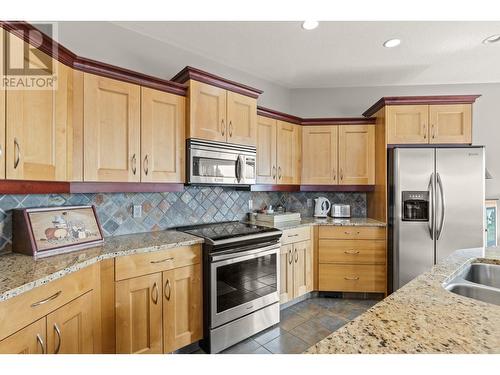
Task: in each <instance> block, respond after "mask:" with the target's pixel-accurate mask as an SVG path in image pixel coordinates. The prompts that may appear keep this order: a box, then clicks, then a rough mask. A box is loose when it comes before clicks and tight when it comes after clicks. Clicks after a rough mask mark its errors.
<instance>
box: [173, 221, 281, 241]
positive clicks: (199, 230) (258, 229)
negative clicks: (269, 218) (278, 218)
mask: <svg viewBox="0 0 500 375" xmlns="http://www.w3.org/2000/svg"><path fill="white" fill-rule="evenodd" d="M177 230H179V231H181V232H186V233H189V234H192V235H193V236H198V237H203V238H208V239H210V240H212V241H217V240H224V239H227V238H235V237H242V236H248V235H251V234H256V233H265V232H276V231H278V230H277V229H274V228H269V227H264V226H261V225H255V224H247V223H242V222H239V221H228V222H223V223H213V224H201V225H191V226H184V227H179V228H177Z"/></svg>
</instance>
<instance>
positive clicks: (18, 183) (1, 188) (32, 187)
mask: <svg viewBox="0 0 500 375" xmlns="http://www.w3.org/2000/svg"><path fill="white" fill-rule="evenodd" d="M69 184H70V183H69V182H54V181H24V180H2V181H0V194H51V193H54V194H58V193H69V190H70V188H69Z"/></svg>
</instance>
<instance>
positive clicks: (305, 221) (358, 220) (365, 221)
mask: <svg viewBox="0 0 500 375" xmlns="http://www.w3.org/2000/svg"><path fill="white" fill-rule="evenodd" d="M256 224H258V225H263V226H270V227H273V228H277V229H281V230H286V229H294V228H300V227H305V226H310V225H333V226H351V227H352V226H353V227H385V226H386V224H385V223H383V222H381V221H378V220H375V219H370V218H366V217H351V218H348V219H334V218H331V217H328V218H325V219H318V218H314V217H305V218H302V219H301V220H300V221H299V220H297V221H289V222H285V223H278V224H274V225H273V224H270V223H264V222H262V221H257V222H256Z"/></svg>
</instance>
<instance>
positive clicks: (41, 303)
mask: <svg viewBox="0 0 500 375" xmlns="http://www.w3.org/2000/svg"><path fill="white" fill-rule="evenodd" d="M61 293H62V291H61V290H60V291H58V292H56V293H54V294H53V295H51V296H50V297H47V298H45V299H42V300H41V301H38V302H35V303H32V304H31V307H37V306H40V305H43V304H44V303H47V302H49V301H52V300H53V299H56V298H57V297H59V296H60V295H61Z"/></svg>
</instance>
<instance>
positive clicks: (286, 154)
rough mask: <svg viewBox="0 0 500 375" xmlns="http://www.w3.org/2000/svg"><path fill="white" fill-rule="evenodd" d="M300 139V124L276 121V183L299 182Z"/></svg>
mask: <svg viewBox="0 0 500 375" xmlns="http://www.w3.org/2000/svg"><path fill="white" fill-rule="evenodd" d="M301 139H302V132H301V130H300V125H294V124H290V123H287V122H284V121H278V133H277V146H276V150H277V165H278V184H299V183H300V166H301V164H300V156H301V155H300V153H301Z"/></svg>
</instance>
